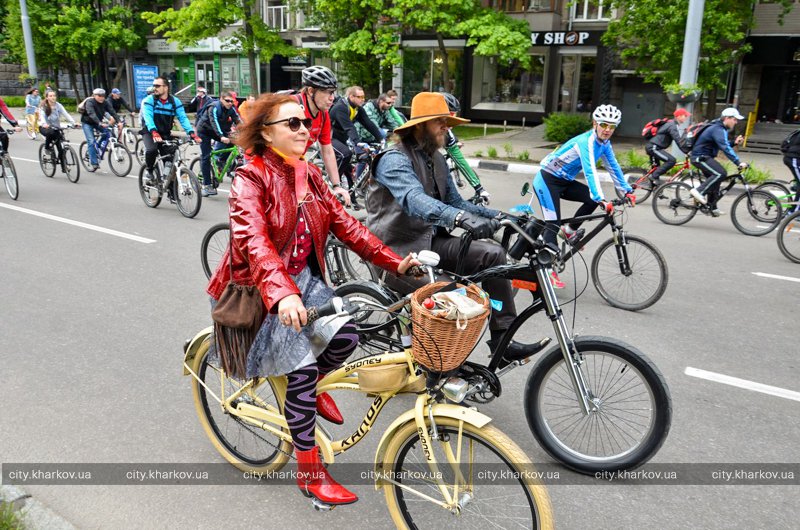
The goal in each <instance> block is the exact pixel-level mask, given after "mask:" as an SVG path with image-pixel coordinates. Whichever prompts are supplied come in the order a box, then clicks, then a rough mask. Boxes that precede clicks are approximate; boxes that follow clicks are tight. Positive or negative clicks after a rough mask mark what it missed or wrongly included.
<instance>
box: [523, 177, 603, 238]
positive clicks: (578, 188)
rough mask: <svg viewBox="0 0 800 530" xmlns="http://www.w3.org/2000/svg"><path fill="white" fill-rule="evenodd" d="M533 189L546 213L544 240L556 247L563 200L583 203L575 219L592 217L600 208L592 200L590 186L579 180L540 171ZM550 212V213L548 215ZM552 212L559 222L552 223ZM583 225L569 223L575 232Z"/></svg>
mask: <svg viewBox="0 0 800 530" xmlns="http://www.w3.org/2000/svg"><path fill="white" fill-rule="evenodd" d="M540 179H541V180H540ZM533 189H534V192H535V193H536V198H537V199H539V205H540V206H541V207H542V212H543V213H544V218H545V220H546V224H547V229H546V230H545V232H544V236H543V237H544V240H545V241H546V242H547V243H552V244H554V245H555V244H556V237H557V235H558V231H559V230H560V225H561V221H560V219H561V199H566V200H568V201H573V202H579V203H581V205H580V206H579V207H578V210H577V211H576V212H575V217H582V216H584V215H590V214H591V213H592V212H594V211H595V209H596V208H597V206H598V203H596V202H594V199H592V195H591V193H590V192H589V186H587V185H586V184H584V183H582V182H578V181H577V180H566V179H561V178H558V177H556V176H554V175H551V174H550V173H547V172H546V171H540V172H539V174H538V175H537V176H536V177H534V179H533ZM548 210H549V211H550V213H548ZM552 212H554V213H555V219H558V220H559V221H552V219H553V213H552ZM581 224H583V223H581V222H578V223H568V225H569V227H570V228H572V229H573V230H577V229H578V227H580V226H581Z"/></svg>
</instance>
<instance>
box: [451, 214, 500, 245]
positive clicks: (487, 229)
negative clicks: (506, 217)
mask: <svg viewBox="0 0 800 530" xmlns="http://www.w3.org/2000/svg"><path fill="white" fill-rule="evenodd" d="M456 226H458V227H461V228H463V229H464V230H466V231H467V232H469V233H470V234H472V237H473V238H474V239H485V238H487V237H492V235H494V233H495V232H497V230H498V229H499V228H500V223H499V222H498V221H497V220H495V219H488V218H486V217H481V216H479V215H474V214H471V213H469V212H461V215H460V217H458V218H457V219H456Z"/></svg>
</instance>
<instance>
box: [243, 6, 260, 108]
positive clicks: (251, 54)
mask: <svg viewBox="0 0 800 530" xmlns="http://www.w3.org/2000/svg"><path fill="white" fill-rule="evenodd" d="M242 11H243V13H244V16H243V17H242V18H243V24H244V34H245V38H246V39H247V44H248V48H249V49H248V50H247V66H248V68H250V93H251V94H253V95H256V94H259V93H260V92H261V90H260V87H259V86H258V85H259V81H260V79H259V77H260V76H259V75H258V73H259V72H258V70H256V51H255V42H254V40H255V38H254V36H253V26H251V25H250V17H253V16H259V15H258V13H254V11H253V6H252V4H250V2H248V1H245V2H242ZM239 96H240V97H245V94H239Z"/></svg>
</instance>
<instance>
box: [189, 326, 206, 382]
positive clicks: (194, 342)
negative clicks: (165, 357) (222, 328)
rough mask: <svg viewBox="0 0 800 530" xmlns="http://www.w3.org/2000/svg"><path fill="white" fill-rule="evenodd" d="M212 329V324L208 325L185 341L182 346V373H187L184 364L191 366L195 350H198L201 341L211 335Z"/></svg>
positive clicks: (195, 353)
mask: <svg viewBox="0 0 800 530" xmlns="http://www.w3.org/2000/svg"><path fill="white" fill-rule="evenodd" d="M212 331H214V328H213V327H212V326H208V327H207V328H206V329H204V330H202V331H200V332H199V333H198V334H197V335H195V336H194V338H193V339H190V340H189V341H187V343H186V344H185V345H184V347H183V363H184V367H183V375H189V370H187V369H186V366H185V365H189V366H192V363H193V362H194V358H195V356H196V355H197V352H198V351H200V347H201V346H202V345H203V342H205V340H206V339H207V338H209V337H210V336H211V332H212Z"/></svg>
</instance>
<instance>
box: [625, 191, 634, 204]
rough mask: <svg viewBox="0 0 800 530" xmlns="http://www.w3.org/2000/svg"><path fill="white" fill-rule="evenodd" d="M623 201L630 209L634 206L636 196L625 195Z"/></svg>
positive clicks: (631, 194)
mask: <svg viewBox="0 0 800 530" xmlns="http://www.w3.org/2000/svg"><path fill="white" fill-rule="evenodd" d="M625 200H626V201H627V202H628V204H630V205H631V207H634V206H636V195H634V194H633V193H626V194H625Z"/></svg>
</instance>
